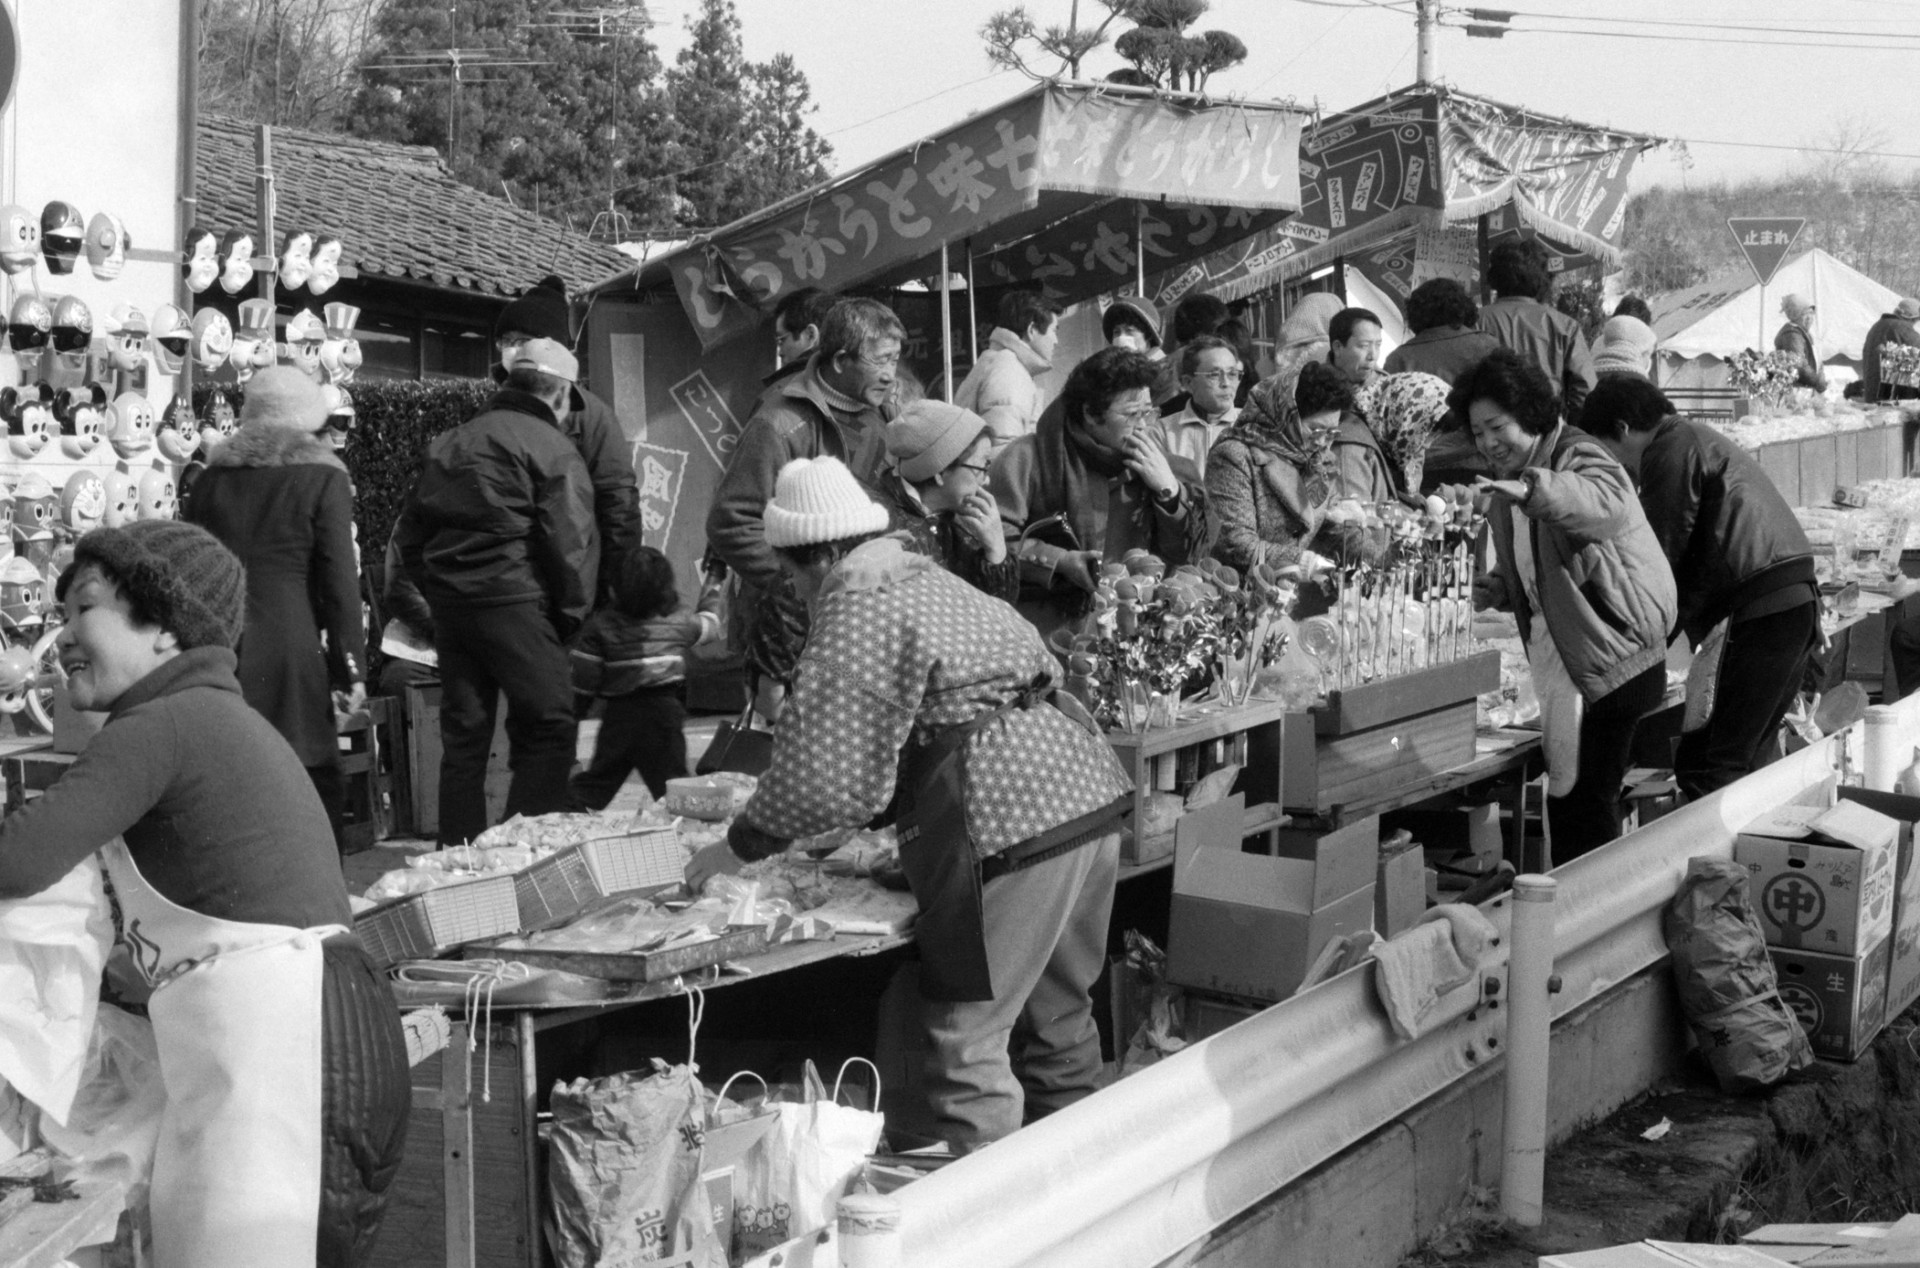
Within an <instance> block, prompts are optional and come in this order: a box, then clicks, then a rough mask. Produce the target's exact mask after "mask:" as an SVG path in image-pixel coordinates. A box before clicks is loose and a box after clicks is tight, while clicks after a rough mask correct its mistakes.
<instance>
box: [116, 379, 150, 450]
mask: <svg viewBox="0 0 1920 1268" xmlns="http://www.w3.org/2000/svg"><path fill="white" fill-rule="evenodd" d="M107 442H108V443H109V444H111V445H112V446H113V451H114V452H115V453H117V454H119V455H120V456H121V457H122V458H133V457H137V456H138V455H140V454H143V453H145V452H146V451H147V450H149V449H151V448H153V403H152V402H151V401H149V400H147V398H146V397H144V396H142V395H140V393H138V392H122V393H120V395H118V396H116V397H114V398H113V425H112V426H111V427H109V428H108V429H107Z"/></svg>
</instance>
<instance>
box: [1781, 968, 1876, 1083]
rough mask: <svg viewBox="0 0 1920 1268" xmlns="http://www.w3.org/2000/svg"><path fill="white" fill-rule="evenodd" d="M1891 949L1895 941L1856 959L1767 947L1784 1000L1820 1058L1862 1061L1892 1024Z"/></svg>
mask: <svg viewBox="0 0 1920 1268" xmlns="http://www.w3.org/2000/svg"><path fill="white" fill-rule="evenodd" d="M1892 949H1893V940H1892V939H1890V938H1883V939H1881V940H1880V942H1879V944H1878V945H1876V946H1874V947H1872V948H1871V949H1870V950H1868V952H1867V953H1866V954H1865V955H1854V956H1848V955H1820V954H1817V953H1815V952H1812V951H1795V950H1791V949H1789V948H1786V947H1769V948H1767V953H1768V954H1769V955H1771V956H1772V957H1773V968H1774V972H1775V974H1777V975H1778V977H1779V979H1780V998H1781V999H1783V1000H1785V1001H1786V1003H1787V1007H1789V1008H1791V1009H1793V1012H1794V1015H1795V1016H1796V1017H1798V1018H1799V1019H1800V1026H1801V1028H1802V1029H1803V1030H1805V1031H1806V1032H1807V1038H1808V1039H1810V1040H1812V1041H1813V1051H1814V1053H1815V1055H1817V1056H1821V1057H1825V1058H1826V1059H1827V1060H1829V1061H1853V1060H1857V1059H1858V1058H1859V1057H1860V1056H1861V1055H1862V1054H1864V1053H1865V1052H1866V1050H1867V1045H1868V1044H1870V1043H1872V1042H1873V1037H1874V1036H1875V1035H1877V1034H1879V1033H1880V1028H1881V1027H1882V1026H1883V1025H1885V1024H1886V1020H1887V960H1888V957H1889V956H1890V954H1891V953H1892Z"/></svg>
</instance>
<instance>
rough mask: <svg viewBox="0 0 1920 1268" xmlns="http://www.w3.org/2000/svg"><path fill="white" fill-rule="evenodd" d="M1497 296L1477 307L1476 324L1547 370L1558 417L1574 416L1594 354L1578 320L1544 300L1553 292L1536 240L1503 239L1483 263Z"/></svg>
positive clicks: (1589, 380) (1589, 385)
mask: <svg viewBox="0 0 1920 1268" xmlns="http://www.w3.org/2000/svg"><path fill="white" fill-rule="evenodd" d="M1487 281H1488V282H1490V283H1491V284H1492V286H1493V289H1494V293H1495V295H1496V297H1497V298H1495V299H1494V301H1493V302H1492V303H1491V304H1488V305H1487V306H1486V307H1485V308H1483V309H1481V310H1480V329H1481V330H1484V331H1485V332H1486V333H1488V334H1490V335H1492V336H1493V337H1494V338H1495V339H1498V340H1499V341H1500V344H1501V346H1502V347H1507V348H1512V349H1513V350H1514V351H1515V352H1517V353H1519V354H1520V355H1521V356H1523V357H1525V358H1526V359H1527V360H1529V361H1531V362H1533V363H1534V364H1535V365H1537V366H1539V367H1540V369H1541V370H1542V371H1544V372H1545V373H1546V376H1547V380H1548V381H1549V382H1551V383H1552V384H1553V386H1554V388H1555V389H1556V390H1557V391H1558V392H1559V393H1560V413H1561V417H1563V418H1568V419H1571V418H1577V417H1578V416H1579V414H1580V404H1581V402H1582V401H1585V400H1586V399H1587V393H1588V392H1591V391H1592V390H1593V385H1594V381H1595V379H1594V372H1593V357H1592V353H1591V351H1590V350H1589V349H1588V347H1587V337H1586V335H1584V334H1582V333H1581V331H1580V323H1579V322H1577V321H1575V320H1574V319H1573V318H1571V317H1569V316H1567V315H1566V314H1565V313H1563V312H1561V311H1560V310H1559V309H1557V308H1555V307H1553V305H1551V304H1548V303H1546V302H1545V300H1546V298H1547V297H1548V296H1549V295H1551V294H1552V293H1553V277H1552V275H1551V274H1549V273H1548V272H1547V260H1546V253H1545V252H1544V251H1542V250H1541V249H1540V245H1539V244H1538V243H1535V242H1502V243H1501V244H1500V245H1499V246H1497V247H1495V248H1494V249H1493V256H1492V259H1490V260H1489V261H1488V263H1487Z"/></svg>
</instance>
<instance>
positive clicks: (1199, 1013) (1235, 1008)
mask: <svg viewBox="0 0 1920 1268" xmlns="http://www.w3.org/2000/svg"><path fill="white" fill-rule="evenodd" d="M1261 1011H1263V1010H1262V1008H1261V1006H1260V1005H1258V1004H1237V1003H1235V1002H1234V1001H1232V1000H1228V999H1214V998H1212V997H1211V996H1207V995H1189V996H1187V1042H1188V1043H1199V1042H1200V1041H1201V1040H1202V1039H1211V1038H1212V1037H1213V1036H1215V1035H1217V1034H1219V1033H1220V1032H1221V1031H1223V1030H1226V1029H1228V1028H1229V1027H1232V1026H1238V1025H1239V1024H1240V1023H1241V1022H1243V1021H1245V1020H1246V1019H1247V1018H1249V1017H1252V1016H1253V1015H1254V1014H1256V1013H1258V1012H1261Z"/></svg>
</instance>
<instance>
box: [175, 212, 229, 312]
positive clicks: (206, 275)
mask: <svg viewBox="0 0 1920 1268" xmlns="http://www.w3.org/2000/svg"><path fill="white" fill-rule="evenodd" d="M182 253H183V254H184V255H185V256H186V257H187V259H186V262H185V263H184V264H182V265H181V266H180V272H181V273H182V275H184V276H185V277H186V279H187V289H188V290H190V291H192V292H193V293H194V294H195V295H198V294H199V293H200V292H202V291H204V290H206V289H207V288H208V287H209V286H212V285H213V279H214V278H216V277H219V276H220V255H219V249H218V244H217V243H216V242H215V241H214V237H213V230H211V229H208V228H205V227H203V226H201V225H194V226H193V227H192V228H190V229H188V230H187V240H186V242H185V243H184V244H183V246H182Z"/></svg>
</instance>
